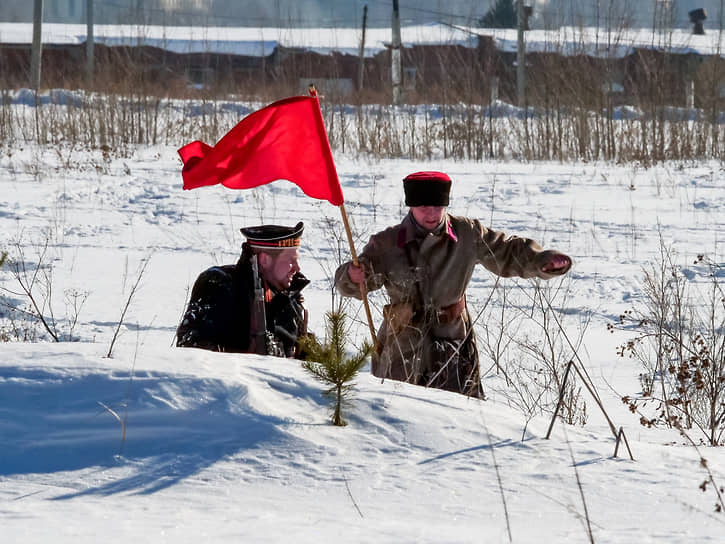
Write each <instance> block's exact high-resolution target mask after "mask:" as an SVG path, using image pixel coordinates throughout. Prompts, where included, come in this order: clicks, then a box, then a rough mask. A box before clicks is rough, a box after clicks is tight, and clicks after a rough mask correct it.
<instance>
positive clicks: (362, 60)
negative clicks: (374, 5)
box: [357, 4, 368, 92]
mask: <svg viewBox="0 0 725 544" xmlns="http://www.w3.org/2000/svg"><path fill="white" fill-rule="evenodd" d="M367 26H368V5H367V4H365V7H363V20H362V38H360V68H359V71H358V74H357V90H358V92H361V91H362V90H363V79H364V77H365V30H366V29H367Z"/></svg>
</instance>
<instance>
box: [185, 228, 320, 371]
mask: <svg viewBox="0 0 725 544" xmlns="http://www.w3.org/2000/svg"><path fill="white" fill-rule="evenodd" d="M303 228H304V225H303V224H302V223H301V222H300V223H297V225H295V226H294V227H283V226H279V225H262V226H258V227H247V228H243V229H241V230H242V234H244V236H245V237H246V238H247V241H246V242H245V243H244V244H243V246H242V255H241V257H240V258H239V261H238V262H237V264H235V265H231V264H230V265H224V266H213V267H211V268H209V269H208V270H205V271H204V272H202V273H201V274H200V275H199V277H198V278H197V280H196V282H195V283H194V287H193V289H192V291H191V300H190V301H189V304H188V306H187V308H186V312H185V313H184V317H183V319H182V320H181V324H180V325H179V328H178V329H177V331H176V345H177V346H181V347H195V348H202V349H209V350H213V351H227V352H237V353H258V354H262V355H276V356H280V357H299V356H300V350H299V344H298V339H299V338H300V336H302V335H304V334H306V333H307V310H306V309H305V308H304V306H303V298H302V294H301V291H302V289H303V288H304V287H305V286H306V285H307V284H308V283H309V280H308V279H307V278H306V277H305V276H304V275H303V274H302V273H301V272H300V267H299V263H298V259H299V250H298V248H299V245H300V238H301V237H302V230H303Z"/></svg>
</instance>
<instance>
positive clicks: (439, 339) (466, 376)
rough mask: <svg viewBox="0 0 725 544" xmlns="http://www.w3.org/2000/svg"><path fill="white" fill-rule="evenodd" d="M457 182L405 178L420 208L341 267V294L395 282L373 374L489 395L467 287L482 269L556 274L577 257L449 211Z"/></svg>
mask: <svg viewBox="0 0 725 544" xmlns="http://www.w3.org/2000/svg"><path fill="white" fill-rule="evenodd" d="M450 188H451V179H450V178H449V177H448V175H446V174H444V173H442V172H417V173H414V174H410V175H409V176H407V177H406V178H405V179H404V180H403V189H404V191H405V204H406V206H409V208H410V211H409V213H408V215H407V216H406V217H405V218H404V219H403V221H402V222H401V223H400V224H399V225H396V226H394V227H390V228H388V229H386V230H384V231H382V232H379V233H377V234H375V235H373V236H372V237H371V238H370V241H369V242H368V244H367V245H366V246H365V248H364V249H363V251H362V253H361V254H360V257H359V264H360V265H359V266H357V267H356V266H354V265H353V263H351V262H348V263H345V264H343V265H341V266H340V267H339V268H338V269H337V271H336V273H335V282H336V287H337V289H338V291H339V292H340V293H341V294H342V295H344V296H349V297H356V298H360V296H361V294H360V284H361V283H362V282H365V285H366V287H367V290H368V291H372V290H375V289H380V288H381V287H385V289H386V290H387V294H388V297H389V298H390V304H388V305H386V306H385V308H384V309H383V322H382V324H381V326H380V329H379V330H378V334H377V341H378V350H377V353H375V354H374V355H373V360H372V372H373V374H374V375H375V376H378V377H380V378H391V379H394V380H400V381H405V382H409V383H414V384H418V385H424V386H429V387H437V388H440V389H446V390H449V391H456V392H458V393H462V394H465V395H470V396H474V397H481V396H482V394H483V392H482V388H481V379H480V373H479V364H478V352H477V350H476V345H475V335H474V334H473V331H472V325H471V317H470V315H469V313H468V310H467V308H466V299H465V292H466V287H467V286H468V282H469V281H470V279H471V276H472V274H473V269H474V267H475V265H477V264H481V265H483V266H484V267H485V268H486V269H488V270H489V271H491V272H493V273H494V274H497V275H499V276H502V277H510V276H519V277H522V278H532V277H537V278H542V279H549V278H553V277H555V276H560V275H562V274H564V273H566V272H567V271H568V270H569V268H570V267H571V259H570V258H569V257H568V256H566V255H564V254H563V253H560V252H558V251H553V250H544V249H542V248H541V247H540V246H539V244H537V243H536V242H534V241H533V240H530V239H528V238H518V237H515V236H512V237H506V235H505V234H504V233H503V232H497V231H494V230H491V229H488V228H486V227H484V226H483V225H482V224H481V223H480V222H479V221H478V220H476V219H469V218H466V217H457V216H453V215H449V214H448V213H447V211H446V207H447V206H448V202H449V192H450Z"/></svg>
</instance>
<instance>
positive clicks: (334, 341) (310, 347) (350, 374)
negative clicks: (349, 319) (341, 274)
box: [300, 310, 372, 426]
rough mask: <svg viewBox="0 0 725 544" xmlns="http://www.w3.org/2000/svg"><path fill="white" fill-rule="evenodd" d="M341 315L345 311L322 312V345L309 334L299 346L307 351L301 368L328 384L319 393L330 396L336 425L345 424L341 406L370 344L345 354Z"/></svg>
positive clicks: (363, 362)
mask: <svg viewBox="0 0 725 544" xmlns="http://www.w3.org/2000/svg"><path fill="white" fill-rule="evenodd" d="M345 317H346V316H345V313H344V312H342V311H340V310H337V311H330V312H327V313H326V314H325V321H326V329H327V330H326V334H325V343H324V344H321V343H320V342H319V341H318V340H317V338H315V337H314V336H311V335H310V336H305V337H304V338H301V339H300V345H301V347H302V349H303V350H304V351H305V352H306V353H307V360H305V361H304V362H303V363H302V367H303V368H304V369H305V370H307V371H308V372H309V373H310V374H312V375H313V376H314V377H315V378H316V379H317V380H319V381H320V382H322V383H323V384H325V385H326V386H328V388H327V389H325V390H324V391H323V392H322V393H323V395H325V396H326V397H330V398H331V399H332V402H331V404H332V405H333V406H334V408H333V414H332V423H333V424H334V425H338V426H343V425H347V422H345V420H344V419H343V418H342V408H343V405H344V404H347V403H348V402H349V401H350V400H351V397H352V390H353V387H354V385H355V384H353V383H352V380H353V379H354V378H355V376H356V375H357V373H358V372H359V371H360V369H362V367H363V366H364V365H365V360H366V358H367V356H368V355H369V354H370V352H371V351H372V345H371V344H370V343H369V342H364V343H363V345H362V346H361V347H360V349H359V350H358V351H357V353H356V354H355V355H353V356H352V357H350V358H346V357H345V343H346V342H345V341H346V335H345Z"/></svg>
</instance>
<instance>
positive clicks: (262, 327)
mask: <svg viewBox="0 0 725 544" xmlns="http://www.w3.org/2000/svg"><path fill="white" fill-rule="evenodd" d="M251 262H252V281H253V282H254V300H253V301H252V312H251V315H250V327H249V328H250V348H253V349H252V352H254V353H257V354H259V355H267V313H266V311H265V309H264V285H263V284H262V278H260V277H259V267H258V266H257V256H256V255H252V259H251Z"/></svg>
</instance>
